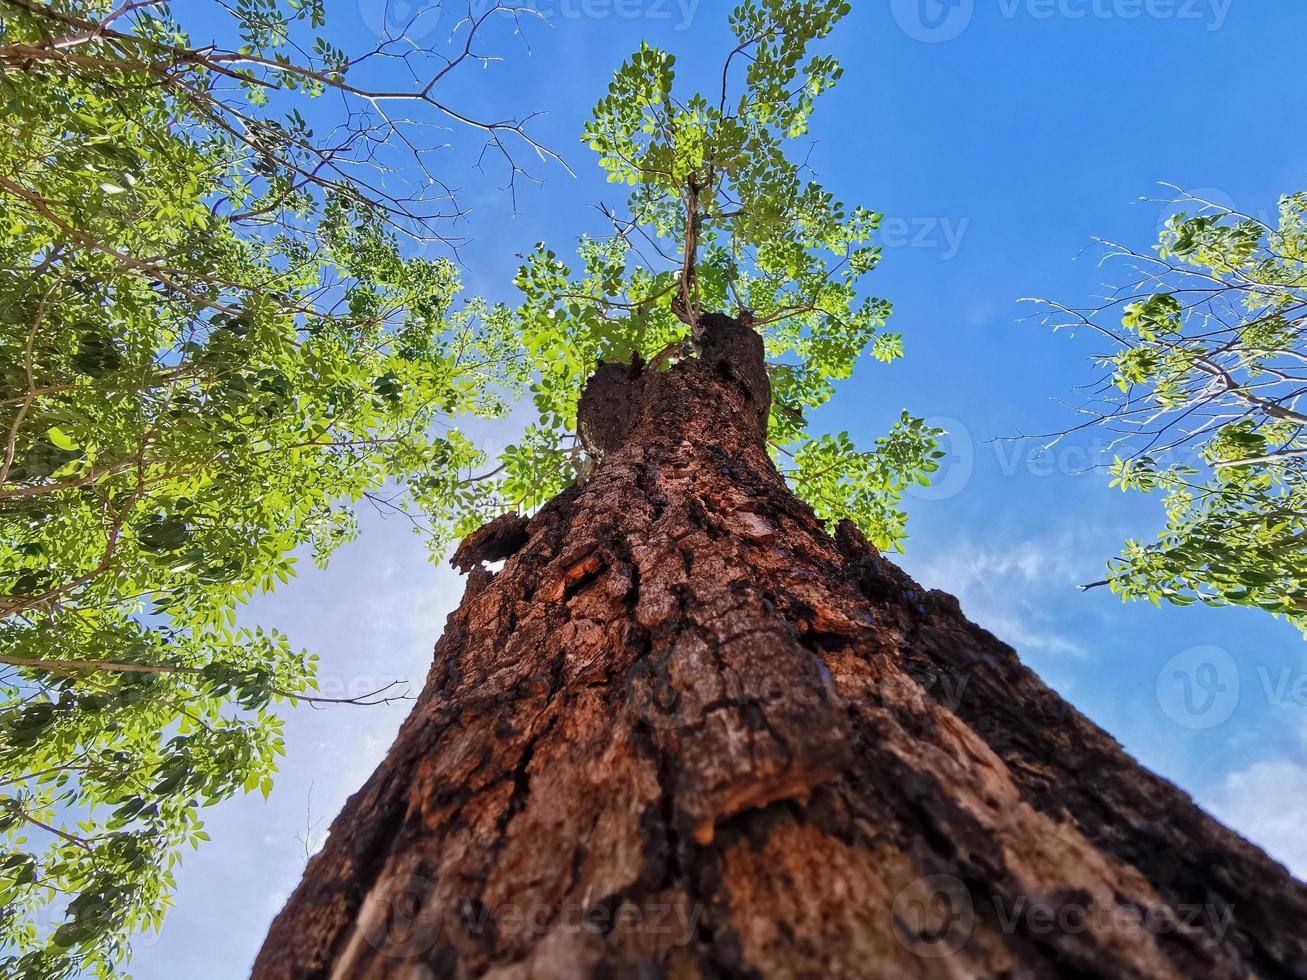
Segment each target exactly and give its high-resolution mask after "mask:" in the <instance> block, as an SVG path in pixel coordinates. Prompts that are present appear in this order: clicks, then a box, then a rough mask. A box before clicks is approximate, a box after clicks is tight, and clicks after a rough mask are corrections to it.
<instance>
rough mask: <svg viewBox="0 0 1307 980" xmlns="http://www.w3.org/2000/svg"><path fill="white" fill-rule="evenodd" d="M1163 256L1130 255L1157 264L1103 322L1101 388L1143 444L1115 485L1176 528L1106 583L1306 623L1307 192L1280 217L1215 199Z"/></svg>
mask: <svg viewBox="0 0 1307 980" xmlns="http://www.w3.org/2000/svg"><path fill="white" fill-rule="evenodd" d="M1198 203H1200V204H1201V202H1198ZM1155 252H1156V254H1155V256H1131V258H1132V259H1134V260H1143V261H1145V262H1146V263H1147V264H1146V265H1145V278H1144V279H1142V280H1141V281H1139V282H1137V283H1134V284H1132V286H1131V287H1130V288H1129V289H1128V291H1127V293H1128V295H1127V296H1125V297H1124V298H1123V299H1122V300H1121V304H1120V305H1121V306H1122V319H1121V329H1119V330H1117V329H1109V328H1099V330H1100V333H1102V335H1103V336H1105V337H1107V338H1109V340H1110V341H1111V342H1112V344H1113V346H1114V348H1115V349H1114V351H1113V352H1112V353H1111V354H1109V355H1106V356H1104V357H1103V358H1102V359H1101V361H1102V363H1103V364H1104V365H1105V366H1106V368H1107V370H1108V376H1107V378H1106V379H1105V380H1106V381H1107V382H1108V384H1107V385H1106V386H1105V388H1104V390H1105V391H1107V392H1111V391H1115V392H1117V393H1118V395H1119V396H1118V397H1117V398H1115V399H1108V400H1107V401H1105V402H1100V403H1098V404H1096V405H1095V406H1094V407H1093V409H1092V411H1094V412H1095V413H1096V417H1097V418H1098V420H1099V422H1100V424H1101V425H1103V426H1105V427H1107V428H1109V429H1111V430H1112V431H1113V432H1115V433H1120V434H1121V435H1122V436H1123V437H1124V441H1125V443H1126V444H1127V445H1128V446H1130V447H1131V450H1132V451H1131V452H1129V453H1126V454H1123V455H1122V456H1119V457H1118V458H1117V459H1116V462H1115V465H1114V466H1113V471H1112V474H1113V478H1114V479H1113V486H1117V487H1120V488H1121V489H1122V490H1125V491H1130V490H1134V491H1139V492H1143V493H1157V494H1160V495H1161V496H1162V498H1163V502H1164V506H1165V514H1166V527H1165V529H1164V530H1163V531H1162V533H1161V535H1160V536H1159V537H1158V539H1157V540H1155V541H1147V542H1146V541H1137V540H1132V541H1129V542H1128V543H1127V544H1126V548H1125V551H1124V553H1123V554H1122V556H1121V557H1120V558H1119V559H1118V560H1117V561H1115V562H1113V563H1112V565H1111V568H1110V576H1109V582H1110V584H1111V586H1112V588H1113V589H1114V590H1115V591H1117V592H1119V593H1120V594H1121V595H1123V596H1125V597H1126V598H1132V599H1134V598H1146V599H1149V600H1151V601H1153V602H1161V601H1162V600H1166V601H1168V602H1172V603H1177V604H1180V605H1186V604H1189V603H1192V602H1196V601H1201V602H1205V603H1208V604H1210V605H1227V604H1234V605H1241V606H1251V607H1254V608H1257V609H1262V610H1265V611H1267V612H1270V613H1274V614H1277V615H1284V616H1286V617H1287V618H1289V619H1290V620H1291V621H1292V622H1294V623H1295V624H1296V625H1298V626H1299V627H1300V628H1301V629H1303V630H1305V631H1307V551H1305V550H1304V541H1305V539H1304V531H1305V530H1307V524H1305V523H1304V522H1305V521H1307V414H1304V413H1303V412H1302V411H1301V410H1300V408H1299V401H1300V399H1301V397H1302V396H1303V393H1304V392H1305V391H1307V387H1305V386H1307V370H1304V366H1305V365H1307V338H1305V337H1304V326H1307V319H1304V312H1305V311H1307V264H1305V263H1307V194H1294V195H1292V196H1289V197H1286V198H1284V199H1283V200H1282V201H1281V202H1280V210H1279V220H1278V226H1277V225H1272V224H1268V223H1264V222H1262V221H1259V220H1257V219H1254V218H1251V217H1248V216H1246V215H1240V214H1236V213H1232V212H1230V211H1228V210H1223V209H1214V208H1211V207H1210V206H1207V207H1203V208H1202V209H1201V210H1200V211H1199V212H1198V213H1196V214H1191V213H1181V214H1178V215H1176V216H1174V217H1173V218H1171V219H1170V220H1169V221H1168V223H1167V225H1166V228H1165V229H1164V231H1163V232H1162V235H1161V240H1160V243H1159V245H1158V246H1157V247H1156V250H1155ZM1092 312H1095V313H1098V312H1102V311H1092ZM1082 322H1087V323H1090V324H1091V325H1094V322H1093V320H1092V319H1091V318H1088V317H1086V318H1084V319H1083V321H1082Z"/></svg>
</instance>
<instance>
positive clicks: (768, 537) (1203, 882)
mask: <svg viewBox="0 0 1307 980" xmlns="http://www.w3.org/2000/svg"><path fill="white" fill-rule="evenodd" d="M705 321H707V318H705ZM746 333H747V334H748V335H747V336H746ZM750 337H752V338H753V339H750ZM700 349H701V352H702V354H703V356H702V358H700V359H695V360H689V361H683V362H681V363H679V364H677V365H675V366H674V367H672V368H671V369H670V370H669V371H666V372H664V373H656V372H642V371H641V370H640V368H639V366H634V367H632V368H629V369H628V368H612V369H605V371H603V372H602V373H601V374H600V375H599V376H597V379H596V381H595V383H594V384H593V385H592V386H591V389H590V390H589V391H588V392H587V395H586V398H585V399H584V400H583V411H582V420H581V428H582V430H583V432H588V433H589V438H590V439H592V440H593V441H594V444H595V445H596V446H599V447H600V448H601V449H602V451H603V452H604V454H605V455H604V458H603V462H602V464H601V465H600V466H599V468H598V470H597V471H596V473H595V475H594V476H593V477H592V478H591V479H590V480H589V481H588V482H587V483H586V484H585V485H584V486H583V487H576V488H573V489H571V490H569V491H567V492H565V493H564V494H562V495H560V496H559V497H558V498H556V499H555V500H554V501H552V502H551V503H550V504H549V505H548V506H546V507H545V508H544V509H542V510H541V511H540V512H539V513H538V514H537V515H536V516H535V517H534V518H532V519H531V520H530V522H529V523H528V524H526V525H525V526H521V525H518V524H514V525H513V527H512V528H511V529H510V530H511V531H512V534H511V535H510V537H511V538H512V545H513V551H512V552H511V557H508V560H507V563H506V564H505V566H504V568H503V570H502V571H501V572H499V573H498V574H493V575H492V574H491V573H489V572H486V571H485V570H484V569H482V568H480V567H479V566H478V567H473V570H472V573H471V575H470V577H469V580H468V587H467V593H466V595H465V597H464V600H463V603H462V605H461V607H460V608H459V609H458V611H457V612H455V613H454V614H453V615H452V616H451V617H450V619H449V622H448V624H447V626H446V629H445V633H444V635H443V636H442V638H441V639H440V642H439V643H438V644H437V646H436V652H435V661H434V663H433V665H432V668H431V672H430V674H429V676H428V678H427V683H426V687H425V690H424V691H423V693H422V695H421V697H420V698H419V700H418V702H417V704H416V705H415V707H414V710H413V712H412V714H411V716H410V717H409V718H408V720H407V721H406V722H405V724H404V726H403V728H402V730H401V731H400V734H399V736H398V738H397V740H396V742H395V744H394V746H393V747H392V748H391V750H390V753H389V755H388V756H387V757H386V759H385V761H384V762H383V763H382V764H381V766H380V768H378V770H377V771H376V773H375V774H374V775H373V776H372V778H371V779H370V780H369V781H368V783H367V784H366V785H365V786H364V788H363V789H362V790H361V791H360V792H358V793H357V794H355V795H354V796H353V797H352V798H351V799H350V801H349V803H348V804H347V805H346V807H345V809H344V811H343V812H342V813H341V815H340V816H339V817H338V818H337V819H336V821H335V823H334V824H333V825H332V830H331V834H330V837H329V839H328V841H327V843H326V845H325V847H324V848H323V849H322V851H321V852H320V853H319V854H317V855H316V856H315V857H314V858H313V859H312V860H311V861H310V862H309V865H308V868H307V870H306V872H305V876H304V880H303V882H302V883H301V884H300V886H299V888H298V890H297V891H296V892H295V894H294V895H293V896H292V898H291V900H290V902H289V903H288V904H287V906H286V908H285V910H284V911H283V912H282V913H281V915H280V916H279V917H278V918H277V920H276V921H275V922H274V923H273V926H272V929H271V932H270V934H269V936H268V940H267V942H266V945H265V946H264V948H263V951H262V953H261V954H260V956H259V958H258V961H257V963H256V965H255V969H254V975H255V977H257V978H260V980H271V978H303V977H341V978H346V977H348V978H389V977H406V978H407V977H414V978H428V977H463V976H492V977H499V978H530V977H540V978H545V977H587V976H588V977H609V976H633V977H662V976H668V977H717V976H738V977H761V976H767V977H771V976H778V977H885V978H891V977H892V978H898V977H971V976H978V977H988V976H1009V977H1044V976H1083V977H1112V978H1119V977H1175V978H1191V977H1213V978H1234V977H1251V976H1263V977H1307V935H1305V930H1304V921H1305V914H1307V888H1304V886H1302V885H1300V884H1299V883H1297V882H1296V881H1294V880H1293V879H1292V878H1291V877H1290V876H1289V875H1288V874H1287V873H1286V872H1285V870H1284V869H1283V868H1282V867H1280V866H1279V865H1277V864H1275V863H1274V862H1273V861H1271V860H1270V859H1269V858H1267V857H1266V855H1264V854H1263V853H1262V852H1261V851H1259V850H1258V849H1256V848H1255V847H1253V846H1251V845H1250V844H1248V843H1246V842H1245V841H1243V840H1242V839H1241V838H1239V837H1238V836H1237V835H1235V834H1233V833H1231V832H1230V831H1228V830H1226V829H1225V828H1223V827H1221V826H1220V825H1219V824H1217V823H1216V822H1215V821H1213V820H1212V819H1211V818H1210V817H1208V816H1206V815H1205V814H1204V813H1203V812H1202V811H1201V810H1199V809H1198V808H1197V807H1196V806H1195V805H1194V804H1193V802H1192V801H1191V800H1190V799H1189V798H1188V797H1187V796H1186V795H1185V794H1183V793H1182V792H1180V791H1179V790H1178V789H1176V788H1175V787H1174V786H1172V785H1170V784H1169V783H1167V782H1166V781H1164V780H1162V779H1159V778H1158V777H1156V776H1154V775H1152V774H1151V773H1149V772H1147V771H1146V770H1144V769H1143V768H1141V767H1140V766H1139V765H1138V764H1137V763H1136V762H1134V761H1133V760H1132V759H1130V758H1129V757H1128V756H1127V755H1126V754H1125V753H1124V752H1123V751H1122V750H1121V748H1120V747H1119V746H1118V745H1117V744H1116V743H1115V742H1114V741H1113V740H1112V739H1111V738H1109V737H1108V736H1107V735H1106V734H1104V733H1103V732H1102V731H1101V730H1100V729H1098V728H1097V727H1096V726H1094V725H1093V724H1091V723H1090V722H1089V721H1088V720H1087V719H1085V718H1084V717H1083V716H1082V715H1080V714H1079V713H1078V712H1076V711H1075V710H1074V709H1073V708H1071V707H1070V706H1069V705H1068V704H1067V703H1066V702H1064V701H1063V700H1062V699H1061V698H1059V697H1058V696H1057V695H1056V694H1054V693H1053V692H1052V691H1050V690H1049V689H1048V688H1047V687H1045V686H1044V685H1043V684H1042V683H1041V682H1040V681H1039V680H1038V679H1037V678H1036V677H1035V676H1034V675H1033V674H1031V673H1030V672H1029V671H1028V670H1026V669H1025V668H1024V667H1023V666H1021V664H1020V662H1019V661H1018V659H1017V657H1016V655H1015V654H1014V653H1013V651H1012V650H1011V649H1010V648H1009V647H1008V646H1006V645H1004V644H1003V643H1001V642H1000V641H998V640H997V639H995V638H994V637H993V636H991V635H990V634H989V633H987V632H985V631H984V630H982V629H980V628H978V627H976V626H974V625H973V624H971V623H970V622H968V621H967V620H966V618H965V617H964V616H963V615H962V613H961V611H960V609H959V608H958V604H957V602H956V600H954V599H953V598H952V597H950V596H947V595H944V594H942V593H938V592H926V591H924V590H922V589H921V588H920V587H919V586H917V585H916V584H915V583H914V582H912V581H911V580H910V579H909V578H908V577H907V576H906V575H904V573H903V572H901V571H900V570H899V569H897V568H896V567H895V566H894V565H892V564H891V563H889V562H888V561H886V560H885V559H883V558H882V557H881V556H880V555H878V554H877V553H876V551H875V550H874V549H872V548H871V547H869V546H868V544H867V542H866V540H865V539H864V538H863V537H862V536H861V535H860V534H859V533H858V532H857V531H856V529H854V528H853V527H852V526H850V525H847V524H846V525H842V526H841V527H840V528H839V529H838V531H837V533H836V534H835V536H834V537H833V538H832V537H831V536H830V535H829V534H827V532H826V531H825V530H824V529H823V527H822V526H821V524H820V523H819V522H818V521H817V520H816V519H815V518H814V516H813V514H812V512H811V511H810V510H809V509H808V508H807V507H806V506H805V505H804V504H802V503H801V502H799V501H798V500H797V499H796V498H795V497H794V496H793V495H792V494H791V493H790V492H789V491H788V489H787V488H786V486H785V484H784V481H783V480H782V478H781V477H780V475H779V474H778V473H777V472H776V470H775V468H774V467H773V466H772V464H771V462H770V460H769V459H768V456H767V453H766V449H765V443H764V439H763V427H764V425H765V419H766V399H767V398H768V397H769V393H768V392H767V389H766V387H765V385H766V374H765V371H763V370H762V360H761V344H760V343H758V342H756V335H753V334H752V331H749V330H748V328H747V327H743V326H741V325H739V324H735V323H733V322H732V321H729V320H726V318H718V320H716V321H714V322H713V323H708V322H705V329H704V331H703V335H702V339H701V344H700ZM605 386H609V387H608V388H607V390H605ZM505 529H508V524H505V525H504V526H503V527H502V528H501V529H500V530H501V531H503V530H505ZM497 534H498V532H496V534H491V535H489V538H490V539H493V540H495V541H497V540H498V537H497V536H496V535H497ZM492 550H493V549H492ZM501 550H502V549H501ZM464 557H465V558H469V560H468V561H466V562H464V564H466V565H468V566H475V565H476V560H475V559H476V549H475V548H473V549H472V551H469V552H467V553H465V555H464Z"/></svg>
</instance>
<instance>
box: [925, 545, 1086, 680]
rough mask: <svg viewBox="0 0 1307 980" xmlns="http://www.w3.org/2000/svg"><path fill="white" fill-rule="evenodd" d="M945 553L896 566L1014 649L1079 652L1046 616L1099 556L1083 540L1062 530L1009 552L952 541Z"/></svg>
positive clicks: (1076, 643) (928, 554) (931, 553)
mask: <svg viewBox="0 0 1307 980" xmlns="http://www.w3.org/2000/svg"><path fill="white" fill-rule="evenodd" d="M945 547H946V548H947V550H943V547H940V548H936V549H933V550H926V551H925V552H924V553H922V554H921V555H920V556H917V555H913V556H912V557H911V558H909V560H907V561H905V563H904V564H905V566H906V567H907V569H908V571H910V572H911V573H912V574H913V575H914V576H915V577H916V578H917V579H918V580H919V581H920V582H921V584H922V585H925V586H927V587H929V588H935V589H943V590H944V591H945V592H950V593H952V594H953V595H955V596H957V597H958V600H959V601H960V602H961V603H962V608H963V610H964V611H965V612H966V614H967V615H968V616H969V617H970V618H971V619H973V620H975V621H976V622H977V623H979V624H980V625H981V626H984V627H985V628H986V629H988V630H990V631H992V632H994V633H995V634H997V635H998V636H1000V637H1002V638H1003V639H1004V640H1005V641H1006V642H1008V643H1011V644H1012V645H1013V646H1015V647H1016V648H1017V649H1018V650H1024V651H1027V652H1038V653H1046V654H1052V655H1058V656H1083V655H1085V654H1086V653H1087V651H1086V649H1085V646H1084V645H1083V644H1082V643H1081V642H1080V641H1079V640H1077V639H1075V638H1073V637H1071V636H1069V635H1067V633H1066V631H1065V630H1064V629H1063V628H1062V627H1060V626H1059V625H1057V624H1055V623H1053V622H1052V621H1051V620H1052V617H1050V615H1049V614H1048V612H1047V611H1046V610H1047V609H1048V608H1049V607H1050V606H1051V605H1054V603H1052V602H1050V599H1052V598H1053V596H1054V594H1057V595H1058V596H1060V597H1065V596H1066V595H1069V594H1071V591H1072V590H1073V589H1074V588H1075V587H1076V586H1077V585H1078V584H1080V583H1083V582H1084V581H1085V580H1086V579H1085V576H1086V575H1087V574H1090V573H1092V571H1093V569H1094V567H1095V562H1097V561H1098V560H1099V558H1101V556H1099V555H1097V554H1096V553H1095V552H1094V550H1093V545H1092V544H1090V543H1088V542H1087V541H1086V540H1085V536H1083V535H1081V534H1079V533H1077V532H1073V531H1066V532H1064V533H1062V534H1059V535H1057V536H1055V537H1051V538H1046V539H1035V540H1029V541H1020V542H1017V543H1015V544H1013V545H1011V546H1010V547H1002V548H996V547H993V546H990V545H985V544H977V543H975V542H972V541H957V540H954V541H951V542H949V543H948V544H947V545H946V546H945ZM1057 605H1059V606H1060V603H1059V604H1057Z"/></svg>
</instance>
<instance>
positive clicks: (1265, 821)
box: [1200, 759, 1307, 880]
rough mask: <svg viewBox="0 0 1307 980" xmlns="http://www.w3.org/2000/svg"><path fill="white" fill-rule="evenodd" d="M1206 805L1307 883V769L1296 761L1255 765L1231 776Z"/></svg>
mask: <svg viewBox="0 0 1307 980" xmlns="http://www.w3.org/2000/svg"><path fill="white" fill-rule="evenodd" d="M1200 802H1202V803H1203V805H1204V806H1205V807H1206V808H1207V810H1208V811H1209V812H1210V813H1211V814H1212V816H1214V817H1216V819H1218V820H1220V821H1221V822H1222V823H1225V824H1228V825H1229V826H1231V827H1234V828H1236V829H1237V830H1238V831H1239V833H1241V834H1243V835H1244V836H1245V837H1246V838H1248V840H1250V841H1252V842H1253V843H1254V844H1256V845H1258V846H1259V847H1261V848H1263V849H1264V850H1265V851H1266V852H1267V853H1268V854H1270V855H1271V857H1273V858H1275V859H1276V860H1277V861H1281V862H1283V863H1284V865H1285V866H1286V867H1287V868H1288V869H1289V870H1290V871H1291V872H1293V874H1294V875H1295V876H1297V877H1298V878H1300V879H1304V880H1307V822H1304V821H1303V814H1304V813H1307V766H1304V765H1302V764H1301V763H1298V762H1295V761H1293V760H1291V759H1271V760H1267V761H1265V762H1257V763H1254V764H1253V765H1251V766H1249V767H1248V768H1247V769H1244V770H1242V771H1240V772H1234V773H1231V774H1230V775H1228V776H1226V778H1225V780H1224V781H1223V782H1221V783H1220V784H1219V785H1217V787H1216V788H1215V789H1214V790H1212V791H1211V792H1210V793H1208V794H1207V795H1206V798H1205V799H1203V800H1201V801H1200ZM1268 804H1271V805H1268Z"/></svg>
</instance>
